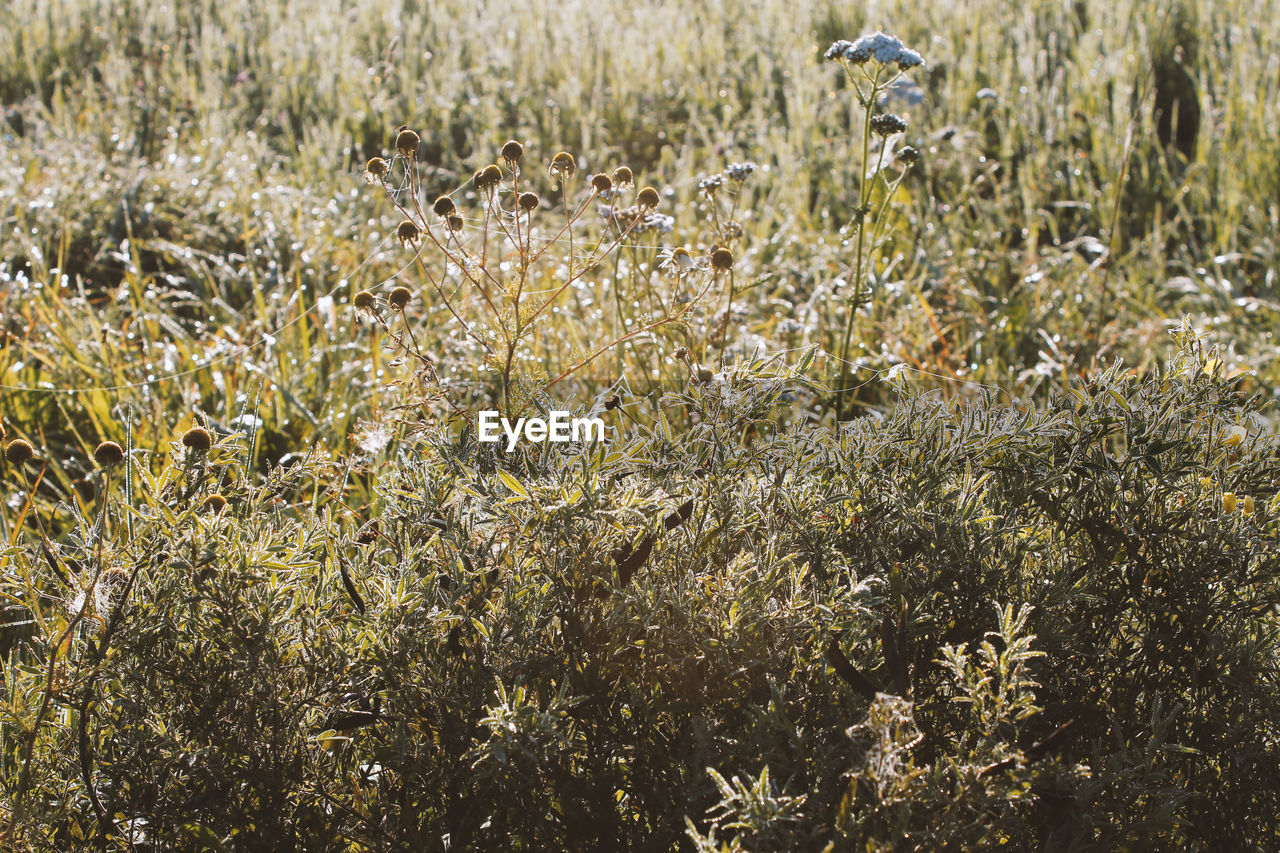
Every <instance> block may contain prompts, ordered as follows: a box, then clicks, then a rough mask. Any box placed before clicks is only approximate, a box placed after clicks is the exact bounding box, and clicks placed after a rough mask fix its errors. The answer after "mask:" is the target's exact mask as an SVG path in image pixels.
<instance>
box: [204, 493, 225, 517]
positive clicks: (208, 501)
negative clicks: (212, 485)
mask: <svg viewBox="0 0 1280 853" xmlns="http://www.w3.org/2000/svg"><path fill="white" fill-rule="evenodd" d="M226 505H227V499H226V498H224V497H223V496H222V495H218V494H213V495H209V497H207V498H205V499H204V500H203V501H201V503H200V509H202V510H204V511H205V512H208V513H212V514H214V515H217V514H218V513H220V512H222V510H223V508H224V507H225V506H226Z"/></svg>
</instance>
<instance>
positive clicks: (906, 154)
mask: <svg viewBox="0 0 1280 853" xmlns="http://www.w3.org/2000/svg"><path fill="white" fill-rule="evenodd" d="M895 156H896V157H897V158H898V162H899V163H902V164H904V165H907V166H910V165H911V164H912V163H918V162H920V152H919V151H917V150H916V149H914V148H912V147H911V146H910V145H904V146H902V147H901V148H899V149H898V153H897V154H896V155H895Z"/></svg>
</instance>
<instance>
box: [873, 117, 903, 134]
mask: <svg viewBox="0 0 1280 853" xmlns="http://www.w3.org/2000/svg"><path fill="white" fill-rule="evenodd" d="M906 129H907V120H906V119H904V118H903V117H902V116H899V115H894V114H893V113H882V114H881V115H878V116H872V117H871V131H872V133H874V134H876V135H877V136H892V135H893V134H895V133H902V132H903V131H905V130H906Z"/></svg>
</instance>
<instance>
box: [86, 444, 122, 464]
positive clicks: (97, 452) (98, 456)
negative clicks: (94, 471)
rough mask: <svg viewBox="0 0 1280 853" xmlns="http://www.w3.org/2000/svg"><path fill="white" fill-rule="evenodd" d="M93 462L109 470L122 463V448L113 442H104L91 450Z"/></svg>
mask: <svg viewBox="0 0 1280 853" xmlns="http://www.w3.org/2000/svg"><path fill="white" fill-rule="evenodd" d="M93 461H95V462H97V463H98V464H99V465H101V466H102V467H103V468H110V467H111V466H112V465H118V464H120V463H121V462H123V461H124V448H122V447H121V446H120V445H118V444H116V443H115V442H114V441H104V442H102V443H101V444H99V445H98V446H97V447H96V448H94V450H93Z"/></svg>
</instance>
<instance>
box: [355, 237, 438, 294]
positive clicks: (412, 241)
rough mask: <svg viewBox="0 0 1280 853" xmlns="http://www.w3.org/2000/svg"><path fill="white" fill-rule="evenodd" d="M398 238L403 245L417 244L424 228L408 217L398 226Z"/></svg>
mask: <svg viewBox="0 0 1280 853" xmlns="http://www.w3.org/2000/svg"><path fill="white" fill-rule="evenodd" d="M396 239H397V240H399V241H400V245H401V246H416V245H418V243H419V242H420V241H421V240H422V229H420V228H419V227H418V224H417V223H416V222H414V221H413V220H412V219H406V220H404V221H403V222H401V223H400V224H399V225H397V226H396ZM357 307H358V306H357Z"/></svg>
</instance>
